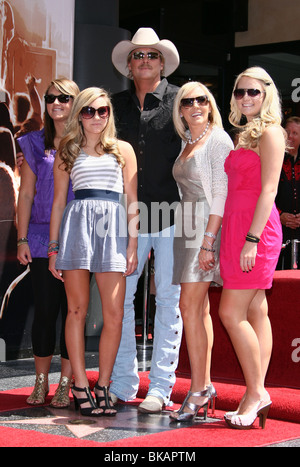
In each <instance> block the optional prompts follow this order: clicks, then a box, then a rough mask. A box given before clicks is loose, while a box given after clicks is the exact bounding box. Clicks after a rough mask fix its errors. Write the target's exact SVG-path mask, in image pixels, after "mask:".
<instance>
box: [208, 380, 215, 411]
mask: <svg viewBox="0 0 300 467" xmlns="http://www.w3.org/2000/svg"><path fill="white" fill-rule="evenodd" d="M207 391H209V394H210V399H209V404H210V408H211V413H212V415H214V414H215V409H216V398H217V391H216V389H215V387H214V386H213V385H212V384H210V385H209V386H208V387H207Z"/></svg>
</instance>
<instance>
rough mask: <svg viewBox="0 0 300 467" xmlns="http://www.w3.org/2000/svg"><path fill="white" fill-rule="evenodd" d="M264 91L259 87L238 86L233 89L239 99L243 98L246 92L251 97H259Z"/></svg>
mask: <svg viewBox="0 0 300 467" xmlns="http://www.w3.org/2000/svg"><path fill="white" fill-rule="evenodd" d="M262 92H263V93H264V92H265V91H260V90H259V89H242V88H237V89H235V90H234V91H233V95H234V97H235V98H236V99H237V100H239V99H243V97H245V95H246V94H248V96H249V97H253V98H255V97H259V96H260V95H261V93H262Z"/></svg>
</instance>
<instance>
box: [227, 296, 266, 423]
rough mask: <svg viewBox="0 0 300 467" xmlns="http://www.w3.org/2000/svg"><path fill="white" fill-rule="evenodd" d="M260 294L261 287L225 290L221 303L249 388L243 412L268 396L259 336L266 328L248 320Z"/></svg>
mask: <svg viewBox="0 0 300 467" xmlns="http://www.w3.org/2000/svg"><path fill="white" fill-rule="evenodd" d="M256 294H257V290H226V289H224V290H223V293H222V297H221V302H220V310H219V313H220V318H221V320H222V322H223V324H224V326H225V328H226V329H227V332H228V334H229V336H230V339H231V341H232V344H233V346H234V349H235V352H236V354H237V357H238V360H239V362H240V365H241V367H242V370H243V374H244V378H245V382H246V387H247V392H246V395H245V397H244V400H243V402H242V404H241V406H240V408H239V414H246V413H248V412H250V411H251V410H252V409H253V407H254V406H255V405H256V404H257V402H258V401H259V400H262V399H264V398H266V391H265V389H264V376H263V371H262V364H261V361H262V359H261V350H260V343H259V339H258V335H257V332H258V333H259V334H260V335H262V332H263V330H262V329H259V331H255V330H254V328H253V327H252V325H251V324H250V322H249V320H248V310H249V307H250V304H251V303H252V302H253V300H254V298H255V297H256ZM253 303H254V302H253ZM265 338H269V335H268V336H265Z"/></svg>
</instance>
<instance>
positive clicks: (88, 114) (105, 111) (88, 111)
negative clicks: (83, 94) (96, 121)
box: [80, 106, 110, 119]
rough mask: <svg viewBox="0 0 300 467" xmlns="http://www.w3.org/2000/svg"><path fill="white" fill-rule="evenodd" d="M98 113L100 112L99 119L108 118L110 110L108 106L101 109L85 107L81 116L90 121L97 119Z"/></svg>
mask: <svg viewBox="0 0 300 467" xmlns="http://www.w3.org/2000/svg"><path fill="white" fill-rule="evenodd" d="M96 112H98V115H99V117H101V118H107V117H108V116H109V114H110V108H109V107H108V106H105V107H99V109H94V107H83V108H82V109H81V112H80V115H81V116H82V118H85V119H90V118H94V117H95V115H96Z"/></svg>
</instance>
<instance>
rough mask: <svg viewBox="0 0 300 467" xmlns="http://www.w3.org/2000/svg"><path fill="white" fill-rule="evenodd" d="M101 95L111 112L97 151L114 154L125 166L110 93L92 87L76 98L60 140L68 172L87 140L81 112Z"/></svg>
mask: <svg viewBox="0 0 300 467" xmlns="http://www.w3.org/2000/svg"><path fill="white" fill-rule="evenodd" d="M99 97H102V98H104V99H105V101H106V105H107V106H108V107H109V110H110V113H109V116H108V120H107V124H106V126H105V128H104V130H103V131H102V133H101V134H100V136H99V141H98V142H97V144H96V147H95V151H96V152H98V153H99V155H100V154H102V152H104V153H107V154H113V155H114V156H115V157H116V159H117V162H118V164H119V165H120V166H121V167H122V168H123V167H124V166H125V161H124V159H123V157H122V155H121V153H120V150H119V146H118V140H117V137H116V127H115V121H114V114H113V108H112V104H111V101H110V98H109V96H108V93H107V92H106V91H105V90H104V89H101V88H96V87H92V88H87V89H85V90H83V91H81V93H79V94H78V96H77V97H76V98H75V99H74V103H73V107H72V110H71V113H70V116H69V119H68V122H67V124H66V129H65V133H64V136H63V138H62V140H61V142H60V146H59V155H60V158H61V160H62V162H63V164H64V165H65V170H66V171H67V172H68V173H70V172H71V170H72V167H73V165H74V163H75V161H76V159H77V157H78V155H79V153H80V150H81V148H82V146H84V144H85V142H86V137H85V134H84V130H83V127H82V124H81V122H80V118H79V116H80V112H81V110H82V109H83V107H87V106H90V105H91V103H92V102H94V101H95V100H96V99H98V98H99ZM98 148H99V149H100V152H99V151H98Z"/></svg>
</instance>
